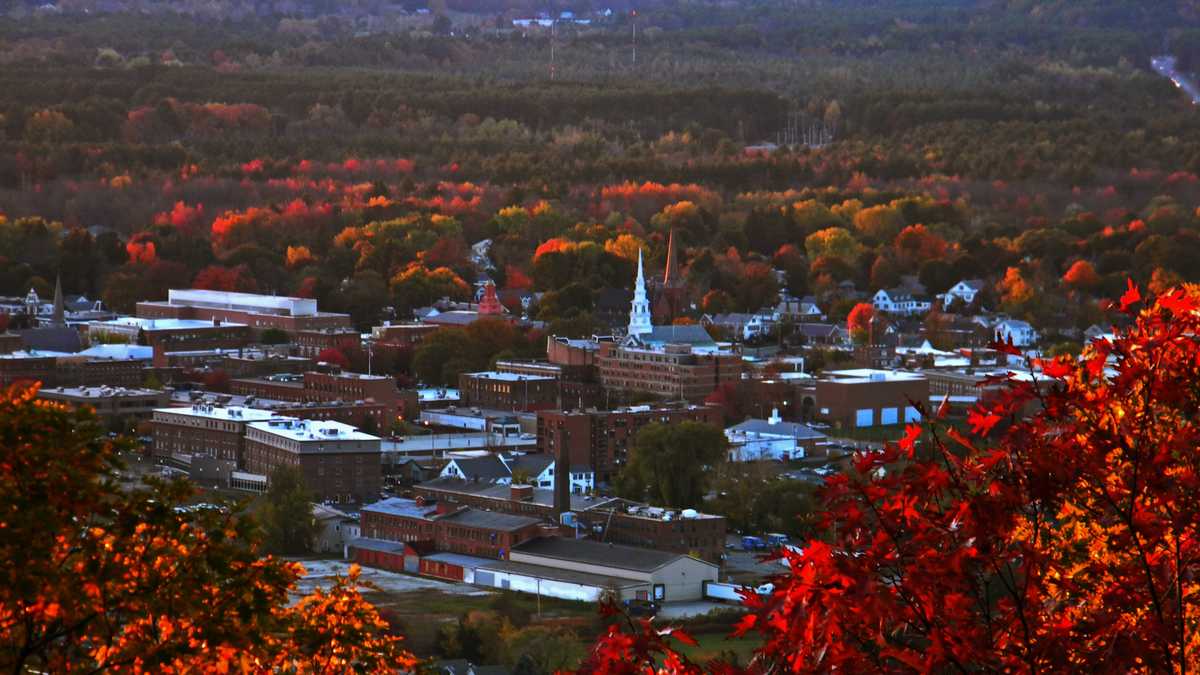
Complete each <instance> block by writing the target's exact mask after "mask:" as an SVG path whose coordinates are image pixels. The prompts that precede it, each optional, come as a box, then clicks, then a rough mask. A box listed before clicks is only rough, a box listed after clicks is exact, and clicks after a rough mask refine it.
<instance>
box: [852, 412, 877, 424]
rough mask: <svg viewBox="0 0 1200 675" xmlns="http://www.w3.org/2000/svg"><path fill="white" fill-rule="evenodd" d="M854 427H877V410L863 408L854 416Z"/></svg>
mask: <svg viewBox="0 0 1200 675" xmlns="http://www.w3.org/2000/svg"><path fill="white" fill-rule="evenodd" d="M854 426H856V427H873V426H875V410H874V409H872V408H862V409H860V410H858V411H856V412H855V414H854Z"/></svg>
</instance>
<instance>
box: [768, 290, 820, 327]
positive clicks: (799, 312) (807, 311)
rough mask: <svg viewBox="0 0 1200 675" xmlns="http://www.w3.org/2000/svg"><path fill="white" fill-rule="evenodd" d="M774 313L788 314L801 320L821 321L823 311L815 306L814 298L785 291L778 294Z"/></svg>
mask: <svg viewBox="0 0 1200 675" xmlns="http://www.w3.org/2000/svg"><path fill="white" fill-rule="evenodd" d="M775 314H777V315H779V316H790V317H792V318H794V319H799V320H801V321H823V320H824V319H825V313H824V312H822V311H821V308H820V307H819V306H817V302H816V299H815V298H813V297H811V296H808V297H804V298H797V297H795V296H793V295H789V294H787V293H780V294H779V304H777V305H775Z"/></svg>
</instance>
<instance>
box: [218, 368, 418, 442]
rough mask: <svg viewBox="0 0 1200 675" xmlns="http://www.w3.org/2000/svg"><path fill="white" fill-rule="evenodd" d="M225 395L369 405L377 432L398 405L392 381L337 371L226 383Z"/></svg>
mask: <svg viewBox="0 0 1200 675" xmlns="http://www.w3.org/2000/svg"><path fill="white" fill-rule="evenodd" d="M229 391H230V392H232V393H234V394H239V395H242V396H254V397H257V398H262V399H271V400H275V401H292V402H296V403H329V402H334V401H339V402H342V403H347V402H350V403H359V402H361V403H362V404H364V405H369V406H370V407H371V409H372V413H374V412H375V411H376V410H378V411H379V414H378V415H374V414H373V415H372V416H373V417H374V419H375V424H377V427H376V428H377V429H390V428H391V425H392V423H393V421H395V419H396V415H397V414H398V413H399V410H400V405H401V396H400V390H399V389H397V388H396V380H395V379H394V378H391V377H386V376H383V375H364V374H362V373H348V372H343V371H340V370H334V371H331V372H317V371H309V372H306V373H303V374H295V373H291V374H284V373H281V374H278V375H269V376H267V377H254V378H239V379H236V380H230V382H229Z"/></svg>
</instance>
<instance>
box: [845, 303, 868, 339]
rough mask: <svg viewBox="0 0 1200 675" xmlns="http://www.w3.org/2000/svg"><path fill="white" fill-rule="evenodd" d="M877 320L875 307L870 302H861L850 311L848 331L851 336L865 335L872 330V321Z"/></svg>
mask: <svg viewBox="0 0 1200 675" xmlns="http://www.w3.org/2000/svg"><path fill="white" fill-rule="evenodd" d="M874 318H875V307H874V305H872V304H871V303H869V302H860V303H858V304H857V305H855V306H854V308H853V309H851V310H850V314H849V316H847V317H846V330H848V331H850V334H851V335H862V334H865V333H866V332H867V331H868V330H870V328H871V319H874Z"/></svg>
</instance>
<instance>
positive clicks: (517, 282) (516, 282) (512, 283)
mask: <svg viewBox="0 0 1200 675" xmlns="http://www.w3.org/2000/svg"><path fill="white" fill-rule="evenodd" d="M504 280H505V283H504V286H505V288H520V289H529V288H533V279H530V278H529V275H528V274H525V272H523V271H521V269H520V268H518V267H513V266H512V265H508V266H506V267H505V268H504Z"/></svg>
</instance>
